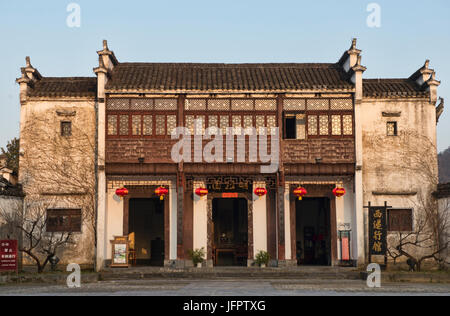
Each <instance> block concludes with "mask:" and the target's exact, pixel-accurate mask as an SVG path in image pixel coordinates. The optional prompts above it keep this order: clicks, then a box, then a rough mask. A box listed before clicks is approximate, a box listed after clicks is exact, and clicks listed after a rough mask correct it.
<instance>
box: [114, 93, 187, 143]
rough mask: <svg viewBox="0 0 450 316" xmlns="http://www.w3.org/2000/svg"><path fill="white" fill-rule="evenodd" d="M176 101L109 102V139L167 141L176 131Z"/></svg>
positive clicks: (120, 100)
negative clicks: (144, 138)
mask: <svg viewBox="0 0 450 316" xmlns="http://www.w3.org/2000/svg"><path fill="white" fill-rule="evenodd" d="M177 104H178V100H177V99H120V98H119V99H115V98H114V99H110V100H108V106H107V122H106V123H107V124H106V125H107V126H106V133H107V136H109V137H127V136H128V137H156V138H158V137H164V138H165V137H170V135H171V134H172V131H173V129H175V128H176V127H177V120H178V119H177Z"/></svg>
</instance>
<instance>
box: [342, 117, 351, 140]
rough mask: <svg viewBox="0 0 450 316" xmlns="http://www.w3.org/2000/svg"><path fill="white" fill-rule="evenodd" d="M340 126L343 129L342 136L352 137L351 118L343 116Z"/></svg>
mask: <svg viewBox="0 0 450 316" xmlns="http://www.w3.org/2000/svg"><path fill="white" fill-rule="evenodd" d="M342 126H343V129H344V135H353V116H352V115H343V116H342Z"/></svg>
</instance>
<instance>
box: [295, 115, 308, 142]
mask: <svg viewBox="0 0 450 316" xmlns="http://www.w3.org/2000/svg"><path fill="white" fill-rule="evenodd" d="M295 121H296V127H297V139H306V115H305V114H297V115H296V116H295Z"/></svg>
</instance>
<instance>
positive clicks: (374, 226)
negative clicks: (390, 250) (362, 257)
mask: <svg viewBox="0 0 450 316" xmlns="http://www.w3.org/2000/svg"><path fill="white" fill-rule="evenodd" d="M386 215H387V208H386V207H370V208H369V247H370V249H369V251H370V254H371V255H375V256H377V255H382V256H384V255H386V250H387V225H386V223H387V221H386Z"/></svg>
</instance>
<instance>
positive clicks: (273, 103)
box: [255, 99, 277, 111]
mask: <svg viewBox="0 0 450 316" xmlns="http://www.w3.org/2000/svg"><path fill="white" fill-rule="evenodd" d="M255 110H256V111H276V110H277V100H275V99H255Z"/></svg>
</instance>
